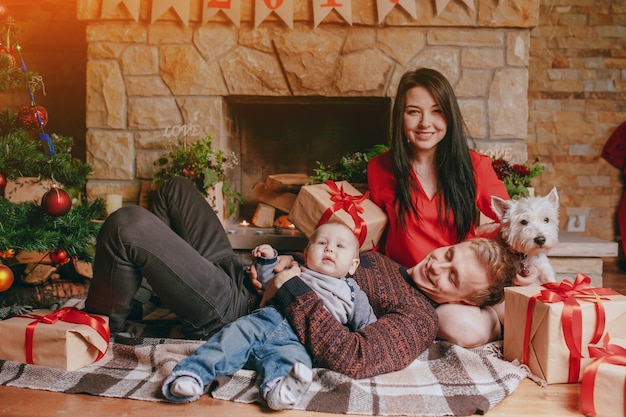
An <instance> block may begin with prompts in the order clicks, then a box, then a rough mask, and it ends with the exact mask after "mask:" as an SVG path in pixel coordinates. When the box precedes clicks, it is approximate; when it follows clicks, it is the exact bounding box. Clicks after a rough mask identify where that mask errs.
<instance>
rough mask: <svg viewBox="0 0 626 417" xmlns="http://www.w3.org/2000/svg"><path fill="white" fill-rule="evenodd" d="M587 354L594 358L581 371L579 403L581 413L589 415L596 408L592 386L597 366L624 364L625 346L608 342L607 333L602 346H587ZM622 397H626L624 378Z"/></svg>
mask: <svg viewBox="0 0 626 417" xmlns="http://www.w3.org/2000/svg"><path fill="white" fill-rule="evenodd" d="M589 356H590V357H592V358H596V360H595V361H593V362H592V363H591V364H590V365H588V366H587V367H586V368H585V371H584V372H583V381H582V384H581V387H580V390H581V397H580V401H581V405H582V411H583V414H586V415H589V416H595V415H596V408H595V405H594V401H593V387H594V385H595V383H596V376H597V375H598V368H599V367H600V365H602V364H605V363H606V364H612V365H621V366H626V348H624V347H622V346H619V345H612V344H610V343H609V335H608V334H607V335H606V336H605V338H604V347H599V346H589ZM624 397H625V398H626V380H625V381H624ZM624 415H626V402H625V403H624Z"/></svg>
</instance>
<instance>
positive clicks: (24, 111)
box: [17, 106, 48, 130]
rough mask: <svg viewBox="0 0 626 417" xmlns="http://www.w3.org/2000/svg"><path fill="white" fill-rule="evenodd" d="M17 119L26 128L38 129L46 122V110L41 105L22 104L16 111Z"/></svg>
mask: <svg viewBox="0 0 626 417" xmlns="http://www.w3.org/2000/svg"><path fill="white" fill-rule="evenodd" d="M17 120H18V121H19V122H20V124H21V125H22V126H24V128H26V129H29V130H33V129H39V128H40V127H44V126H45V125H46V124H47V123H48V111H47V110H46V109H45V107H43V106H37V107H35V106H24V107H22V108H21V109H20V110H19V111H18V112H17ZM40 121H41V125H40V124H39V122H40Z"/></svg>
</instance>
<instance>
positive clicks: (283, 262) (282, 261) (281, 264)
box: [250, 255, 294, 294]
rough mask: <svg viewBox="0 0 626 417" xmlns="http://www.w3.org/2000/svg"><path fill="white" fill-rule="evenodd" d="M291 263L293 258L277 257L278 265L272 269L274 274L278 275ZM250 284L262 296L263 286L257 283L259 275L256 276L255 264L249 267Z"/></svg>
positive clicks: (288, 256)
mask: <svg viewBox="0 0 626 417" xmlns="http://www.w3.org/2000/svg"><path fill="white" fill-rule="evenodd" d="M293 262H294V260H293V256H290V255H279V256H278V264H277V265H276V267H275V268H274V272H276V273H279V272H281V271H283V270H284V269H286V268H289V267H290V266H291V264H292V263H293ZM272 281H273V280H272ZM250 283H251V284H252V286H253V287H254V288H256V291H257V293H259V294H263V284H262V283H261V281H259V275H258V274H257V270H256V265H255V264H252V265H250Z"/></svg>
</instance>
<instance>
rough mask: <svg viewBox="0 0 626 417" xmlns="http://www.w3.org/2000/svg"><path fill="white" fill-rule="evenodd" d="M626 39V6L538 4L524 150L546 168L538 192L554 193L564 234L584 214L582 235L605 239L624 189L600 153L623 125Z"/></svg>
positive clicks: (585, 1) (546, 0)
mask: <svg viewBox="0 0 626 417" xmlns="http://www.w3.org/2000/svg"><path fill="white" fill-rule="evenodd" d="M625 39H626V4H624V3H623V2H618V1H610V0H604V1H598V0H573V1H567V2H564V1H560V0H542V2H541V8H540V22H539V25H538V26H537V27H536V28H534V29H533V30H532V31H531V38H530V64H529V87H528V90H529V98H528V102H529V122H528V139H527V141H526V143H527V144H528V153H529V155H530V156H534V155H539V156H540V157H541V161H542V162H543V163H545V165H546V167H547V175H543V176H541V177H539V179H538V181H537V188H538V192H539V193H540V194H544V193H547V192H548V191H549V190H550V188H552V187H553V186H556V187H557V188H558V190H559V196H560V199H561V206H562V210H561V226H562V228H566V225H567V221H568V218H569V217H570V216H574V215H584V216H586V230H585V234H587V235H590V236H596V237H600V238H604V239H608V240H614V239H615V237H616V236H619V232H618V231H617V230H616V221H615V219H616V209H617V206H618V204H619V201H620V199H621V197H622V192H623V185H624V184H623V178H622V174H621V172H620V170H619V169H617V168H615V167H613V166H612V165H610V164H608V163H607V162H606V161H605V160H604V159H603V158H602V157H601V156H600V154H601V152H602V147H603V146H604V144H605V143H606V141H607V140H608V138H609V136H610V135H611V133H612V132H613V131H614V130H615V128H616V127H617V126H618V125H619V124H621V123H623V122H625V121H626V48H625V46H626V42H625Z"/></svg>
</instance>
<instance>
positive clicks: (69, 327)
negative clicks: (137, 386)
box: [0, 307, 110, 371]
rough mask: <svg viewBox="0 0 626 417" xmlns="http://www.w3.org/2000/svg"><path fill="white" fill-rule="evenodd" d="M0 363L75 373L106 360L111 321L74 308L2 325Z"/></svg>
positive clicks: (36, 313) (38, 312)
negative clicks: (6, 362)
mask: <svg viewBox="0 0 626 417" xmlns="http://www.w3.org/2000/svg"><path fill="white" fill-rule="evenodd" d="M0 334H2V342H1V343H0V359H6V360H11V361H15V362H21V363H27V364H34V365H42V366H48V367H51V368H59V369H65V370H68V371H74V370H76V369H79V368H82V367H83V366H85V365H89V364H91V363H93V362H95V361H97V360H99V359H100V358H102V357H103V356H104V355H105V354H106V352H107V350H108V348H109V339H110V330H109V320H108V317H105V316H98V315H94V314H87V313H85V312H83V311H80V310H78V309H76V308H73V307H65V308H62V309H59V310H56V311H52V310H35V311H33V312H32V313H30V314H24V315H21V316H15V317H12V318H10V319H7V320H2V321H0Z"/></svg>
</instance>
